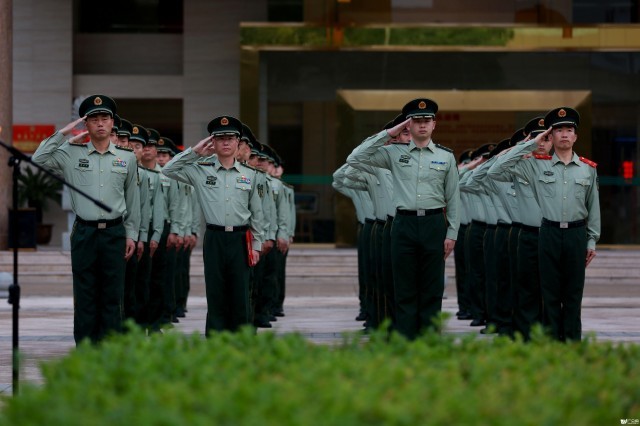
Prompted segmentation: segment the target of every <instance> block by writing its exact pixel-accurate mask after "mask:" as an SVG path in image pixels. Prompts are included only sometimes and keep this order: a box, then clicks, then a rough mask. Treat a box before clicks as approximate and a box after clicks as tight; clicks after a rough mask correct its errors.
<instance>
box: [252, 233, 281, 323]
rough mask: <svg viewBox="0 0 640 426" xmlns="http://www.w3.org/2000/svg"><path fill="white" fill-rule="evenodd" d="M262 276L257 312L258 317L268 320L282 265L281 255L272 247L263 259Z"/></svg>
mask: <svg viewBox="0 0 640 426" xmlns="http://www.w3.org/2000/svg"><path fill="white" fill-rule="evenodd" d="M264 260H265V264H264V275H263V278H262V285H261V288H260V298H259V299H258V306H257V311H258V315H259V316H260V317H261V318H263V319H266V320H268V319H269V318H270V317H271V315H273V310H274V307H275V305H276V299H277V291H278V272H279V268H280V264H281V263H282V253H281V252H280V251H279V250H278V249H277V247H275V245H274V247H273V249H271V251H270V252H269V253H268V254H267V255H266V256H265V257H264Z"/></svg>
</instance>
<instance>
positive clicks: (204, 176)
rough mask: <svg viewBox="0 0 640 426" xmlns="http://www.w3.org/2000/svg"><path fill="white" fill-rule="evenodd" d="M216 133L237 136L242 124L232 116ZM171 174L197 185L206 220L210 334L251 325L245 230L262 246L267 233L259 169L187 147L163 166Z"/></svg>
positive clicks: (216, 124)
mask: <svg viewBox="0 0 640 426" xmlns="http://www.w3.org/2000/svg"><path fill="white" fill-rule="evenodd" d="M208 130H209V133H211V134H212V135H216V134H220V133H222V134H224V133H227V132H231V133H233V134H236V135H237V136H238V137H239V136H240V132H241V123H240V122H239V121H238V120H237V119H235V118H233V117H228V116H223V117H218V118H216V119H214V120H212V121H211V122H210V123H209V125H208ZM163 173H164V174H165V175H167V176H169V177H170V178H172V179H177V180H179V181H181V182H183V183H187V184H190V185H193V187H194V188H195V193H196V195H197V197H198V200H199V202H200V205H201V206H202V209H203V215H204V218H205V220H206V222H207V231H206V232H205V236H204V244H203V251H204V253H203V254H204V265H205V285H206V291H207V309H208V312H207V321H206V327H205V330H206V333H207V334H209V333H210V332H212V331H223V330H231V331H235V330H238V328H239V327H241V326H242V325H246V324H250V321H251V307H250V302H249V271H250V266H249V264H248V255H249V253H248V250H249V247H248V246H247V245H248V242H247V230H250V231H251V233H252V237H251V241H250V245H251V248H252V249H253V250H257V251H260V249H261V245H262V239H263V235H264V230H263V229H262V226H263V218H262V201H261V199H260V196H259V194H258V190H257V188H256V183H255V182H256V171H255V170H252V169H250V168H248V167H246V166H243V165H242V164H240V163H239V162H238V161H234V163H233V166H232V167H231V168H229V169H227V168H225V167H224V166H222V165H221V164H220V162H219V159H216V161H202V158H201V156H200V155H198V154H196V153H195V152H193V151H192V150H191V148H188V149H187V150H185V151H184V152H183V153H181V154H178V155H176V156H175V158H173V159H172V160H171V161H170V162H169V163H168V164H167V165H166V166H165V168H164V170H163Z"/></svg>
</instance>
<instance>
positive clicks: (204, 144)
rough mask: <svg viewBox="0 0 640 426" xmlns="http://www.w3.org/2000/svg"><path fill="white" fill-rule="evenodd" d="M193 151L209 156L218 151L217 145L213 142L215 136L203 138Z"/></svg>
mask: <svg viewBox="0 0 640 426" xmlns="http://www.w3.org/2000/svg"><path fill="white" fill-rule="evenodd" d="M193 152H195V153H196V154H198V155H200V156H202V157H208V156H210V155H213V154H215V153H216V147H215V145H214V144H213V136H207V137H206V138H204V139H202V140H201V141H200V142H198V144H197V145H196V146H194V147H193Z"/></svg>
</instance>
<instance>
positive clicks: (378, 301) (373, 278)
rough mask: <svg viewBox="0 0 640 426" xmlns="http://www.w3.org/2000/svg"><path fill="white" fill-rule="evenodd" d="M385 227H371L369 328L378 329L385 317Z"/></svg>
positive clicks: (368, 294) (368, 296) (377, 224)
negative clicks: (383, 244)
mask: <svg viewBox="0 0 640 426" xmlns="http://www.w3.org/2000/svg"><path fill="white" fill-rule="evenodd" d="M383 226H384V225H382V224H380V223H378V222H377V221H376V222H375V223H373V224H372V225H371V237H370V238H371V239H370V240H369V262H368V265H369V280H368V281H367V282H368V287H367V288H368V291H367V307H368V310H367V326H368V327H371V328H377V327H379V326H380V322H381V320H382V318H383V316H384V313H383V302H384V300H383V297H384V296H383V291H384V290H383V289H384V283H383V282H382V251H381V248H382V234H383Z"/></svg>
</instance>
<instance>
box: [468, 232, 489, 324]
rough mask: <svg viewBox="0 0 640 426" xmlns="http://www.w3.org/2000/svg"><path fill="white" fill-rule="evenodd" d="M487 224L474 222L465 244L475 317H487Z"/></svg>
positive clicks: (479, 318)
mask: <svg viewBox="0 0 640 426" xmlns="http://www.w3.org/2000/svg"><path fill="white" fill-rule="evenodd" d="M486 230H487V225H486V224H483V223H482V222H472V223H471V225H470V230H469V239H468V244H465V255H466V257H467V258H468V259H469V275H468V277H467V279H468V280H469V290H470V294H471V297H470V298H469V301H470V302H471V315H473V319H478V320H486V319H487V304H486V290H485V267H484V234H485V231H486Z"/></svg>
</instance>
